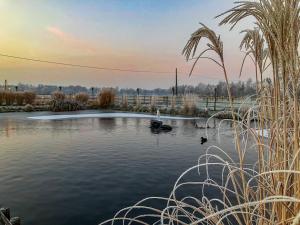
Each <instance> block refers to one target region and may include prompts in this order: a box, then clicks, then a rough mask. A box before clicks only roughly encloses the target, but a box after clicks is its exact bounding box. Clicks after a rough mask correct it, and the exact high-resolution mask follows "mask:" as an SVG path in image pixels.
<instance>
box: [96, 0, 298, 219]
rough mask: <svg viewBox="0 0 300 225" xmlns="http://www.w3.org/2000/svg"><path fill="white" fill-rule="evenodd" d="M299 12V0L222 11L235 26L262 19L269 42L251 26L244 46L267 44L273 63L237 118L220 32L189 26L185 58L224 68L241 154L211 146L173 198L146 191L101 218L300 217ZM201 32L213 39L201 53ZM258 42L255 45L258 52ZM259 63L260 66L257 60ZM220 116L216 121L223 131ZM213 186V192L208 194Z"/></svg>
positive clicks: (265, 0)
mask: <svg viewBox="0 0 300 225" xmlns="http://www.w3.org/2000/svg"><path fill="white" fill-rule="evenodd" d="M299 13H300V0H256V1H250V0H244V1H240V2H237V3H236V6H235V7H233V8H232V9H230V10H228V11H227V12H225V13H223V14H221V15H220V16H222V17H224V19H223V20H222V22H221V23H220V24H221V25H223V24H231V25H232V28H233V27H234V26H235V25H236V24H238V23H239V22H240V21H241V20H243V19H244V18H246V17H249V16H251V17H253V18H254V19H255V24H253V26H257V27H258V29H259V33H260V35H261V38H260V39H258V40H259V41H260V43H261V42H262V39H263V40H264V43H265V45H266V46H265V47H266V48H265V47H262V45H261V44H259V43H258V44H257V43H256V44H254V43H253V37H249V36H250V35H254V34H253V33H248V35H249V36H248V37H246V39H244V42H242V46H243V47H247V48H248V51H252V52H251V54H253V53H255V54H257V53H259V54H260V56H259V57H258V58H259V60H260V59H262V58H263V57H261V54H262V52H263V51H264V49H267V53H266V52H265V53H264V54H266V55H267V56H268V60H269V61H270V63H271V67H270V68H271V73H272V75H271V79H265V80H262V78H260V86H261V87H260V91H259V92H258V95H257V104H256V105H253V106H252V107H250V108H249V109H248V112H247V113H244V115H243V116H242V117H241V118H240V119H235V118H239V117H240V115H239V114H240V110H241V109H239V110H238V111H237V112H235V111H234V110H233V107H232V101H231V93H230V90H229V89H230V86H229V82H228V77H227V73H226V68H225V63H224V57H223V44H222V42H221V40H220V37H219V36H217V35H216V34H215V32H214V31H212V30H211V29H209V28H208V27H206V26H204V25H202V27H201V28H200V29H199V30H197V31H196V32H195V33H193V34H192V36H191V38H190V40H189V41H188V43H187V45H186V46H185V48H184V50H183V54H184V55H185V56H186V59H187V60H191V59H194V57H195V56H198V57H196V60H195V63H194V65H193V67H192V70H191V74H192V72H193V69H194V67H195V66H196V64H197V62H198V61H199V59H201V58H205V59H210V60H212V61H214V62H215V63H216V64H217V65H218V66H219V67H220V68H221V69H222V70H223V72H224V76H225V80H226V83H227V90H228V95H229V100H230V101H231V102H230V104H231V110H230V111H231V114H232V115H233V120H225V121H232V123H233V125H234V129H233V132H234V136H235V140H236V142H235V144H236V150H237V152H238V161H235V160H233V159H232V158H231V157H230V156H229V155H228V154H227V153H226V152H224V151H223V150H222V149H221V148H219V147H217V146H211V147H209V148H208V149H207V151H206V153H205V154H204V155H203V156H201V157H200V158H199V160H198V164H197V165H195V166H194V167H191V168H190V169H188V170H187V171H185V172H184V173H183V174H182V175H181V176H180V177H179V178H178V180H177V181H176V183H175V185H174V188H173V190H172V192H171V193H170V195H169V197H168V198H147V199H145V200H142V201H140V202H138V203H137V204H136V205H134V206H132V207H128V208H125V209H123V210H120V211H119V212H118V213H117V214H116V215H115V217H114V218H113V219H111V220H108V221H105V222H104V223H102V224H106V223H110V224H131V223H135V224H136V223H138V224H149V222H148V221H154V222H151V223H152V224H201V225H204V224H209V225H212V224H220V225H225V224H226V225H227V224H239V225H244V224H247V225H248V224H255V225H288V224H292V225H296V224H299V212H300V156H299V155H300V146H299V140H300V133H299V129H300V128H299V124H300V123H299V96H298V95H299V75H300V73H299V72H300V68H299V65H300V64H299V38H300V19H299V18H300V15H299ZM250 29H251V28H250ZM255 35H257V33H256V34H255ZM249 38H250V39H249ZM255 38H258V36H256V37H255ZM202 39H207V40H208V44H207V48H206V49H205V50H204V51H202V52H201V53H200V54H197V49H198V45H199V44H200V41H201V40H202ZM251 46H252V47H251ZM255 46H256V47H257V52H253V49H252V48H253V47H255ZM254 50H255V49H254ZM255 51H256V50H255ZM207 52H213V53H216V54H217V56H218V59H214V58H212V57H209V56H204V54H205V53H207ZM249 54H250V53H249ZM254 57H255V55H254ZM257 66H258V69H260V66H261V63H260V62H258V61H257ZM261 68H264V66H263V67H261ZM262 71H264V69H263V70H262ZM251 121H254V122H252V123H251ZM209 122H210V119H209V120H208V121H207V123H209ZM222 122H223V121H222ZM222 122H220V124H219V126H218V127H217V130H218V133H219V134H218V136H219V137H220V138H222V136H221V135H220V130H221V124H222ZM226 132H228V130H227V131H226ZM262 136H266V138H263V137H262ZM250 140H254V143H250ZM249 151H256V152H257V162H256V163H255V164H254V165H247V164H246V163H245V161H244V159H245V157H246V155H247V153H248V152H249ZM216 170H217V171H220V177H219V178H220V179H217V180H214V179H213V177H212V175H211V174H212V173H211V172H212V171H213V172H214V173H216ZM193 171H196V172H198V174H199V180H193V181H192V182H191V181H189V179H188V177H189V176H188V175H189V174H190V173H192V172H193ZM185 187H196V188H195V190H198V191H199V192H200V193H194V192H193V193H191V192H183V191H182V190H184V188H185ZM179 192H180V193H179ZM211 192H213V196H211V195H209V194H207V193H211ZM199 196H200V197H199ZM153 200H156V201H158V202H161V204H162V207H161V208H158V209H157V208H153V207H151V205H150V204H149V202H150V201H153ZM139 212H141V213H139ZM118 222H120V223H118Z"/></svg>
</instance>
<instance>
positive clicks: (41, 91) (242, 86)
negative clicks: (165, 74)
mask: <svg viewBox="0 0 300 225" xmlns="http://www.w3.org/2000/svg"><path fill="white" fill-rule="evenodd" d="M0 88H1V89H2V90H3V89H4V86H3V85H1V86H0ZM103 88H106V89H107V87H102V88H100V87H89V88H88V87H84V86H80V85H76V86H75V85H70V86H57V85H45V84H39V85H30V84H24V83H19V84H18V85H15V86H13V85H10V86H9V90H11V91H16V90H17V91H33V92H35V93H36V94H38V95H51V93H53V92H55V91H62V92H63V93H64V94H67V95H71V94H76V93H79V92H84V93H88V94H90V95H94V96H96V95H97V94H98V93H99V92H100V91H101V90H102V89H103ZM230 88H231V93H232V96H234V97H243V96H249V95H253V94H255V93H256V85H255V83H254V82H253V81H252V80H251V79H249V80H247V81H245V82H244V81H239V82H232V83H231V85H230ZM113 89H114V90H115V93H116V94H118V95H137V94H138V93H139V94H140V95H172V94H173V92H174V90H175V87H170V88H165V89H164V88H155V89H142V88H119V87H114V88H113ZM215 93H216V95H217V96H225V97H227V96H228V93H227V87H226V83H225V82H223V81H219V82H218V83H217V84H204V83H199V84H198V85H195V86H193V85H179V86H178V94H179V95H184V94H195V95H199V96H214V95H215Z"/></svg>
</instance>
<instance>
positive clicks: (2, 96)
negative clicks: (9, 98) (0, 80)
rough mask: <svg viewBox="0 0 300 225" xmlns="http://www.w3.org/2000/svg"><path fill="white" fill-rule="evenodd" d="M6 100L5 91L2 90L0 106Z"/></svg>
mask: <svg viewBox="0 0 300 225" xmlns="http://www.w3.org/2000/svg"><path fill="white" fill-rule="evenodd" d="M4 102H5V92H4V91H1V92H0V106H1V105H3V104H4Z"/></svg>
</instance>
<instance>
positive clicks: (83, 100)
mask: <svg viewBox="0 0 300 225" xmlns="http://www.w3.org/2000/svg"><path fill="white" fill-rule="evenodd" d="M74 98H75V101H77V102H78V103H80V104H81V105H86V104H87V103H88V101H89V98H90V96H89V95H88V94H87V93H85V92H79V93H77V94H76V95H75V97H74Z"/></svg>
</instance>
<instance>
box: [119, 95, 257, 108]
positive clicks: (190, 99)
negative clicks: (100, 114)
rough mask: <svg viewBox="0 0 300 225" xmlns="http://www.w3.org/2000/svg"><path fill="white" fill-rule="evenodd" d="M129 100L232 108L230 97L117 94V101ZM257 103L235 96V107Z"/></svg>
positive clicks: (181, 105) (143, 103)
mask: <svg viewBox="0 0 300 225" xmlns="http://www.w3.org/2000/svg"><path fill="white" fill-rule="evenodd" d="M125 101H127V103H128V105H140V106H149V105H155V106H157V107H163V108H169V107H172V106H173V107H183V106H184V105H195V106H196V107H197V108H199V109H208V110H214V111H220V110H226V109H228V108H230V103H229V101H228V97H214V96H213V97H212V96H207V97H200V96H193V95H186V96H116V98H115V103H116V104H122V103H124V102H125ZM254 104H255V99H246V98H234V99H233V107H234V108H240V107H241V106H244V107H251V106H253V105H254Z"/></svg>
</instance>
